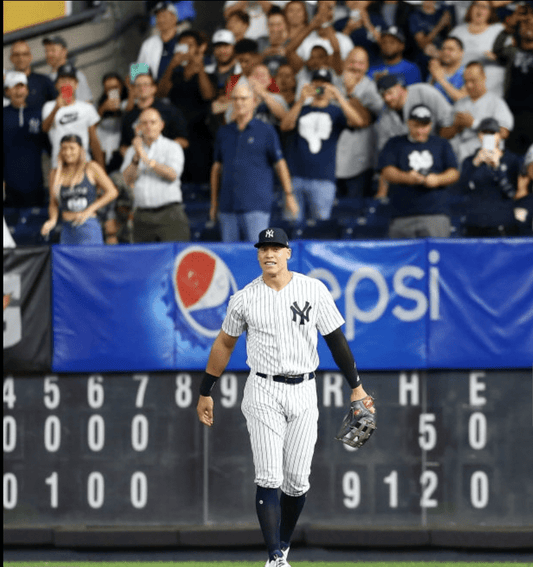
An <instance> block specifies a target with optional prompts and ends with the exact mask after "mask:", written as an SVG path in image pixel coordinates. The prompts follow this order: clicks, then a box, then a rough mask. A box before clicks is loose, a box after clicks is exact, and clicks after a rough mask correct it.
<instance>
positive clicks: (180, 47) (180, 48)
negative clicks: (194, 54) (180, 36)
mask: <svg viewBox="0 0 533 567" xmlns="http://www.w3.org/2000/svg"><path fill="white" fill-rule="evenodd" d="M174 53H189V46H188V45H187V44H186V43H178V44H177V45H176V47H174Z"/></svg>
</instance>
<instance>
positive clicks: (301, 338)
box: [222, 272, 344, 375]
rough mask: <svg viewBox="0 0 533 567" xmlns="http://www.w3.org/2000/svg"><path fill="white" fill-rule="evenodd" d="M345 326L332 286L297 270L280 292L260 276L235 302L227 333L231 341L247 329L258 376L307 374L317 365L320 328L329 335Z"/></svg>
mask: <svg viewBox="0 0 533 567" xmlns="http://www.w3.org/2000/svg"><path fill="white" fill-rule="evenodd" d="M343 323H344V319H343V317H342V315H341V314H340V313H339V310H338V309H337V306H336V305H335V302H334V301H333V297H332V296H331V293H330V292H329V290H328V288H327V287H326V286H325V285H324V284H323V283H322V282H321V281H320V280H317V279H315V278H311V277H309V276H305V275H303V274H299V273H298V272H292V279H291V281H290V282H289V283H288V284H287V285H286V286H285V287H284V288H283V289H282V290H281V291H276V290H274V289H272V288H271V287H269V286H267V285H266V284H265V282H264V281H263V277H262V276H260V277H258V278H256V279H255V280H253V281H252V282H250V283H249V284H248V285H247V286H245V287H244V288H243V289H241V290H240V291H238V292H237V293H236V294H235V295H234V296H233V297H232V298H231V300H230V302H229V305H228V311H227V313H226V318H225V319H224V322H223V324H222V330H223V331H224V332H225V333H227V334H228V335H230V336H232V337H238V336H239V335H241V333H242V332H243V331H247V337H246V351H247V360H246V363H247V364H248V366H249V367H250V369H251V370H252V371H253V372H264V373H265V374H288V375H291V374H303V373H306V372H313V371H314V370H316V368H317V367H318V362H319V359H318V352H317V348H316V347H317V342H318V336H317V329H318V331H320V333H321V334H322V335H328V334H329V333H332V332H333V331H335V330H336V329H338V328H339V327H340V326H341V325H342V324H343Z"/></svg>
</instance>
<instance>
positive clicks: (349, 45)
mask: <svg viewBox="0 0 533 567" xmlns="http://www.w3.org/2000/svg"><path fill="white" fill-rule="evenodd" d="M335 35H336V36H337V40H338V42H339V48H340V52H341V58H342V60H344V59H346V57H348V53H350V51H351V50H352V49H353V48H354V45H353V41H352V40H351V39H350V38H349V37H348V36H347V35H344V34H343V33H341V32H335ZM317 41H319V42H326V43H327V44H328V45H329V46H330V47H331V50H332V52H333V46H332V45H331V43H330V41H329V40H327V39H324V38H321V37H320V36H319V35H318V32H317V31H316V30H313V31H312V32H311V33H310V34H309V35H308V36H307V37H306V38H305V39H304V40H303V41H302V44H301V45H300V47H299V48H298V49H297V50H296V55H298V56H299V57H301V58H302V59H303V60H304V61H307V60H308V59H309V57H310V56H311V50H312V49H313V47H314V46H315V43H316V42H317Z"/></svg>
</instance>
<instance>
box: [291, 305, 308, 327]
mask: <svg viewBox="0 0 533 567" xmlns="http://www.w3.org/2000/svg"><path fill="white" fill-rule="evenodd" d="M310 310H311V305H309V301H306V302H305V305H304V308H303V309H300V308H299V307H298V304H297V303H296V301H295V302H294V303H293V304H292V305H291V311H292V322H293V323H296V317H298V315H299V316H300V325H303V324H304V323H309V311H310Z"/></svg>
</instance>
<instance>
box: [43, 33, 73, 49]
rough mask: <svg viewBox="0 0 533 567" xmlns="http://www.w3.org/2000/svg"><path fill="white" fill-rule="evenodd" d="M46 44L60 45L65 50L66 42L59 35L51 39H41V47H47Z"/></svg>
mask: <svg viewBox="0 0 533 567" xmlns="http://www.w3.org/2000/svg"><path fill="white" fill-rule="evenodd" d="M48 44H52V45H61V46H62V47H64V48H65V49H66V48H67V42H66V41H65V40H64V39H63V38H62V37H61V36H60V35H54V36H53V37H45V38H44V39H43V45H48Z"/></svg>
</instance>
